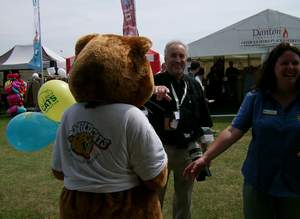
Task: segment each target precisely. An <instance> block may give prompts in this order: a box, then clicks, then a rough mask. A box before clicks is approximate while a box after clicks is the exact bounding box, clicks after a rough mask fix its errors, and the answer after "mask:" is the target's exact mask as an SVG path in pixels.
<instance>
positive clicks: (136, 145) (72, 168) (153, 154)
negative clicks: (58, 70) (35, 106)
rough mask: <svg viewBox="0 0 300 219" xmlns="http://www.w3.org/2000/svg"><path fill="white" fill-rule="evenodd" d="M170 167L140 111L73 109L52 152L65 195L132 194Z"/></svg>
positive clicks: (129, 108) (132, 108) (128, 107)
mask: <svg viewBox="0 0 300 219" xmlns="http://www.w3.org/2000/svg"><path fill="white" fill-rule="evenodd" d="M166 163H167V155H166V153H165V151H164V148H163V145H162V143H161V141H160V139H159V137H158V136H157V134H156V133H155V131H154V129H153V128H152V126H151V125H150V123H149V121H148V119H147V118H146V116H145V115H144V114H143V112H142V111H141V110H139V109H138V108H137V107H135V106H132V105H128V104H109V105H103V106H98V107H96V108H89V109H86V108H85V107H84V105H83V104H75V105H73V106H72V107H70V108H69V109H68V110H67V111H66V112H65V114H64V116H63V118H62V122H61V125H60V127H59V129H58V132H57V137H56V141H55V144H54V148H53V156H52V168H53V169H54V170H57V171H62V172H63V173H64V185H65V187H66V188H67V189H70V190H78V191H85V192H95V193H108V192H117V191H123V190H128V189H130V188H132V187H135V186H137V185H139V184H140V179H139V178H141V179H142V180H144V181H146V180H151V179H153V178H155V177H156V176H158V174H159V173H160V172H161V171H162V169H163V168H164V166H165V165H166Z"/></svg>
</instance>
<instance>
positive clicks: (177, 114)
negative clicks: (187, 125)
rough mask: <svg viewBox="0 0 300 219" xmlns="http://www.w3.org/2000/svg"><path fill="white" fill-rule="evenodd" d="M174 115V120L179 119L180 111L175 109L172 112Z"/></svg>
mask: <svg viewBox="0 0 300 219" xmlns="http://www.w3.org/2000/svg"><path fill="white" fill-rule="evenodd" d="M174 117H175V119H176V120H179V119H180V113H179V111H175V112H174Z"/></svg>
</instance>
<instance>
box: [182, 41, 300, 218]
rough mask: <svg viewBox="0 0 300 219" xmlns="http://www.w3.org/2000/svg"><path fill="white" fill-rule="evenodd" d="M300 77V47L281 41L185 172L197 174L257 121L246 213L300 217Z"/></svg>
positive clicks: (248, 168)
mask: <svg viewBox="0 0 300 219" xmlns="http://www.w3.org/2000/svg"><path fill="white" fill-rule="evenodd" d="M299 82H300V50H299V49H297V48H296V47H294V46H292V45H290V44H288V43H281V44H279V45H278V46H276V47H275V48H274V49H273V50H272V51H271V53H270V54H269V56H268V58H267V59H266V61H265V62H264V64H263V67H262V71H261V77H260V79H259V80H258V82H257V85H256V89H255V90H254V91H251V92H249V93H248V94H247V95H246V97H245V99H244V101H243V103H242V105H241V107H240V109H239V112H238V114H237V116H236V117H235V118H234V120H233V122H232V124H231V126H229V127H228V128H226V129H225V130H224V131H222V132H221V134H220V135H219V136H218V138H217V139H216V140H215V141H214V142H213V143H212V144H211V145H210V146H209V148H208V150H207V151H206V152H205V153H204V155H203V156H202V157H201V158H199V159H198V160H196V161H194V162H193V163H191V164H190V165H188V166H187V167H186V169H185V170H184V174H185V175H186V176H192V177H195V175H196V173H198V172H199V170H200V169H202V168H203V167H204V166H205V165H207V164H209V163H210V161H211V160H212V159H214V158H215V157H216V156H218V155H219V154H221V153H222V152H223V151H225V150H226V149H227V148H229V147H230V146H231V145H232V144H233V143H235V142H236V141H237V140H239V139H240V138H241V137H242V136H243V135H244V134H245V133H246V132H247V131H248V129H249V128H251V127H252V140H251V142H250V145H249V149H248V154H247V157H246V160H245V162H244V165H243V168H242V172H243V175H244V187H243V199H244V215H245V218H246V219H275V218H276V219H283V218H286V219H297V218H300V211H299V207H300V93H299V92H300V91H299V90H300V83H299Z"/></svg>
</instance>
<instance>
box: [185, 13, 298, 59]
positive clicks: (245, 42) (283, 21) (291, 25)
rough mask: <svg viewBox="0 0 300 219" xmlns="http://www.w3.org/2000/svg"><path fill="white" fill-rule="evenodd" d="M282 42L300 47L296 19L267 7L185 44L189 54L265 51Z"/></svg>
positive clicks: (222, 54)
mask: <svg viewBox="0 0 300 219" xmlns="http://www.w3.org/2000/svg"><path fill="white" fill-rule="evenodd" d="M282 41H286V42H290V43H293V44H294V45H296V46H297V45H299V46H300V18H297V17H294V16H291V15H287V14H284V13H281V12H278V11H274V10H270V9H267V10H264V11H262V12H260V13H258V14H256V15H253V16H251V17H248V18H246V19H244V20H242V21H240V22H237V23H235V24H233V25H231V26H229V27H226V28H224V29H222V30H220V31H217V32H215V33H213V34H210V35H208V36H206V37H204V38H201V39H199V40H196V41H194V42H191V43H189V44H188V47H189V53H190V54H189V55H190V57H209V56H226V55H246V54H247V55H249V54H266V53H267V52H268V51H269V50H270V48H273V47H274V46H275V45H277V44H278V43H280V42H282Z"/></svg>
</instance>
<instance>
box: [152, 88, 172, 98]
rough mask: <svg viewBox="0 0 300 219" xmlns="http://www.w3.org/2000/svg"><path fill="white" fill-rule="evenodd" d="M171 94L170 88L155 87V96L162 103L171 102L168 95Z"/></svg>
mask: <svg viewBox="0 0 300 219" xmlns="http://www.w3.org/2000/svg"><path fill="white" fill-rule="evenodd" d="M169 93H170V90H169V88H167V87H166V86H163V85H159V86H155V87H154V91H153V94H155V95H156V100H158V101H161V100H167V101H171V100H172V98H171V97H170V96H169V95H168V94H169Z"/></svg>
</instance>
